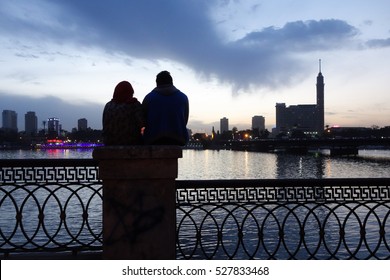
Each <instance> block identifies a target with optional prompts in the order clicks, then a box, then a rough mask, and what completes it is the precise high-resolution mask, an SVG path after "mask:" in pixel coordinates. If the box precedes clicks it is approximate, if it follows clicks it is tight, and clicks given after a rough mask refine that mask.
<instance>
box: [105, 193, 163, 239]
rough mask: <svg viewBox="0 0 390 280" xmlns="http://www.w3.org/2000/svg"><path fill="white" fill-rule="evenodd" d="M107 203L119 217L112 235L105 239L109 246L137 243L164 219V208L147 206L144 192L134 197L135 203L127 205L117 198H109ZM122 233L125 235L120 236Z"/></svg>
mask: <svg viewBox="0 0 390 280" xmlns="http://www.w3.org/2000/svg"><path fill="white" fill-rule="evenodd" d="M106 202H107V203H108V204H109V205H110V207H111V209H112V211H114V212H115V216H116V217H117V221H116V224H115V225H114V227H113V228H112V231H111V233H110V234H109V236H108V237H107V238H105V242H106V244H107V245H112V244H114V243H117V242H118V241H123V240H128V241H129V242H130V243H135V242H136V240H137V238H138V237H139V236H140V235H142V234H144V233H145V232H147V231H149V230H151V229H153V228H154V227H155V226H156V225H157V224H159V223H160V222H161V221H162V219H163V217H164V212H165V210H164V207H163V206H162V205H160V206H155V207H151V208H150V205H146V203H145V194H144V193H142V192H138V193H137V194H136V195H134V196H133V201H131V202H129V203H126V204H124V203H122V202H120V201H118V200H116V199H115V198H108V199H107V200H106ZM148 206H149V207H148ZM146 208H147V209H146ZM121 231H122V232H123V234H120V235H118V232H121Z"/></svg>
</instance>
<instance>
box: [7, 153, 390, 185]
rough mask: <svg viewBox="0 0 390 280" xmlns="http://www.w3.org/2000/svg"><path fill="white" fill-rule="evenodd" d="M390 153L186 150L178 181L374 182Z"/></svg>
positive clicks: (387, 169) (386, 169)
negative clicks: (334, 154)
mask: <svg viewBox="0 0 390 280" xmlns="http://www.w3.org/2000/svg"><path fill="white" fill-rule="evenodd" d="M92 151H93V150H92V149H80V150H76V149H53V150H35V151H31V150H10V151H0V159H23V158H35V159H38V158H92ZM389 175H390V150H360V151H359V156H356V157H330V156H329V155H328V154H327V151H323V153H322V154H320V153H310V154H305V155H294V154H285V153H258V152H244V151H227V150H220V151H217V150H183V158H181V159H179V174H178V179H181V180H203V179H273V178H365V177H367V178H370V177H389Z"/></svg>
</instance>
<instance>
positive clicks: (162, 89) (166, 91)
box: [153, 85, 178, 95]
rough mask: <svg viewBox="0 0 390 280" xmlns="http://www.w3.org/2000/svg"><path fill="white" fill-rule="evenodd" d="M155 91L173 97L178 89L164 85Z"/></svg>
mask: <svg viewBox="0 0 390 280" xmlns="http://www.w3.org/2000/svg"><path fill="white" fill-rule="evenodd" d="M153 91H155V92H157V93H158V94H162V95H172V94H174V93H175V92H177V91H178V89H177V88H176V87H175V86H173V85H163V86H158V87H155V88H154V90H153Z"/></svg>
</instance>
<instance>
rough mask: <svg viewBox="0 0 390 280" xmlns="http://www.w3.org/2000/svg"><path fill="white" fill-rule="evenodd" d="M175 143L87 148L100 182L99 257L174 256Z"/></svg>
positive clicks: (178, 153) (177, 152)
mask: <svg viewBox="0 0 390 280" xmlns="http://www.w3.org/2000/svg"><path fill="white" fill-rule="evenodd" d="M181 157H182V150H181V147H178V146H107V147H99V148H97V149H95V150H94V151H93V158H94V159H96V160H98V161H99V176H100V179H102V181H103V258H104V259H175V257H176V253H175V251H176V248H175V247H176V244H175V240H176V207H175V195H176V188H175V179H176V178H177V170H178V158H181Z"/></svg>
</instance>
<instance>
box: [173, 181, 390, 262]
mask: <svg viewBox="0 0 390 280" xmlns="http://www.w3.org/2000/svg"><path fill="white" fill-rule="evenodd" d="M176 199H177V201H176V208H177V223H178V226H177V250H176V251H177V258H179V259H181V258H184V259H205V258H206V259H389V258H390V218H389V214H390V179H389V178H377V179H321V180H319V179H297V180H290V179H280V180H218V181H181V182H180V181H179V182H178V184H177V198H176Z"/></svg>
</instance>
